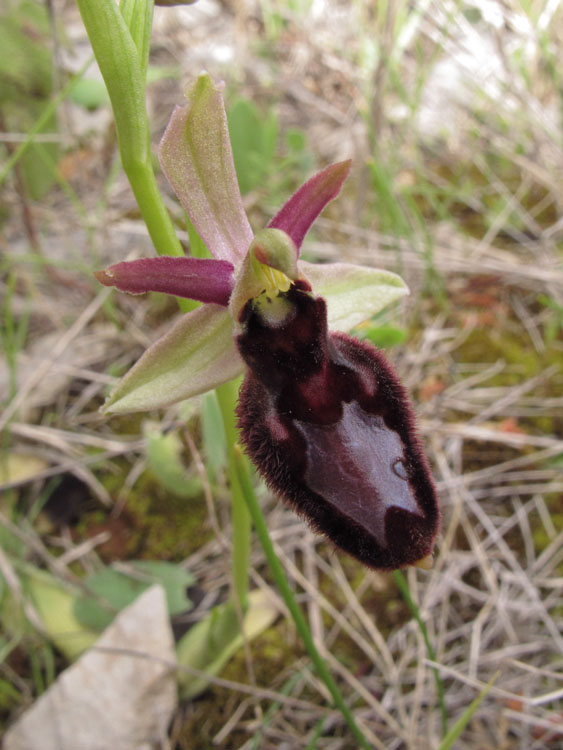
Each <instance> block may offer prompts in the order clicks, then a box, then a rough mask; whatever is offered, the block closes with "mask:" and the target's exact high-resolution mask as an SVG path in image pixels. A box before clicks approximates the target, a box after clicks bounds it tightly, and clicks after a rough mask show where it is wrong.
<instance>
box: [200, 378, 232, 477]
mask: <svg viewBox="0 0 563 750" xmlns="http://www.w3.org/2000/svg"><path fill="white" fill-rule="evenodd" d="M201 431H202V440H203V454H204V457H205V468H206V470H207V474H208V476H209V479H210V481H211V482H215V481H216V479H217V475H218V474H219V472H220V471H221V469H222V468H223V467H224V466H225V464H226V462H227V442H226V440H225V430H224V429H223V419H222V417H221V409H220V408H219V404H218V402H217V396H216V395H215V391H211V392H210V393H206V394H205V396H204V397H203V399H202V405H201Z"/></svg>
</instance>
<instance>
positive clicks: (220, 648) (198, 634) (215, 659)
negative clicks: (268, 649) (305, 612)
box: [176, 590, 278, 699]
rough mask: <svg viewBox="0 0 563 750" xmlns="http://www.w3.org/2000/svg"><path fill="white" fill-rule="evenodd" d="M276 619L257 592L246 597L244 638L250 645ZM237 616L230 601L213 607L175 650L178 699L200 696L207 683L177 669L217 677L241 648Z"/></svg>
mask: <svg viewBox="0 0 563 750" xmlns="http://www.w3.org/2000/svg"><path fill="white" fill-rule="evenodd" d="M277 616H278V610H277V608H276V607H275V606H274V605H273V604H272V602H271V599H270V598H269V597H268V596H267V595H266V594H265V593H264V592H263V591H260V590H255V591H252V592H251V593H250V594H249V596H248V609H247V611H246V614H245V616H244V637H245V639H246V640H247V641H251V640H252V639H253V638H256V636H258V635H260V633H262V632H263V631H264V630H266V628H268V627H270V625H272V623H273V622H274V621H275V619H276V617H277ZM243 642H244V641H243V637H242V633H241V629H240V625H239V620H238V616H237V613H236V609H235V606H234V604H233V602H232V601H228V602H225V603H224V604H220V605H219V606H217V607H214V608H213V609H212V610H211V612H210V613H209V614H208V615H206V616H205V617H204V618H203V619H202V620H200V621H199V622H198V623H196V625H194V626H193V627H192V628H191V629H190V630H189V631H188V632H187V633H186V635H185V636H184V637H183V638H182V639H181V640H180V642H179V643H178V645H177V647H176V657H177V660H178V665H179V666H180V670H179V672H178V684H179V690H180V694H181V696H182V698H184V699H187V698H193V697H194V696H196V695H199V694H200V693H202V692H203V691H204V690H205V689H206V688H207V687H208V685H209V683H210V680H209V679H206V678H205V677H202V676H199V675H194V674H190V672H189V671H188V670H186V671H185V672H184V671H182V669H181V667H188V668H190V667H191V668H192V669H197V670H199V671H200V672H205V673H206V674H207V675H209V677H214V676H215V675H217V674H218V673H219V672H220V671H221V669H222V668H223V667H224V665H225V664H226V663H227V661H228V660H229V659H230V658H231V657H232V656H233V655H234V654H235V653H236V652H237V651H238V649H239V648H241V647H242V645H243Z"/></svg>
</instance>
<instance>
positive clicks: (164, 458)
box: [143, 422, 202, 499]
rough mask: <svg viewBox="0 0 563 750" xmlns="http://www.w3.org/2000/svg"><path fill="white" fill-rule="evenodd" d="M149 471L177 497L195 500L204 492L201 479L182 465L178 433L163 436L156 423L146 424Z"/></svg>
mask: <svg viewBox="0 0 563 750" xmlns="http://www.w3.org/2000/svg"><path fill="white" fill-rule="evenodd" d="M143 434H144V436H145V438H146V441H147V459H148V464H149V469H150V471H151V473H152V474H153V475H154V477H155V478H156V479H157V481H158V482H159V484H161V485H162V486H163V487H164V488H165V489H167V490H168V491H169V492H171V493H172V494H174V495H176V496H177V497H183V498H185V499H189V498H193V497H196V496H197V495H199V494H200V493H201V491H202V484H201V479H200V478H199V477H195V476H191V475H190V474H189V473H188V471H187V469H186V467H185V466H184V464H183V463H182V459H181V454H182V451H183V445H182V441H181V440H180V438H179V436H178V434H177V433H176V432H169V433H167V434H163V433H162V432H161V430H160V427H159V425H158V424H157V423H156V422H145V424H144V425H143Z"/></svg>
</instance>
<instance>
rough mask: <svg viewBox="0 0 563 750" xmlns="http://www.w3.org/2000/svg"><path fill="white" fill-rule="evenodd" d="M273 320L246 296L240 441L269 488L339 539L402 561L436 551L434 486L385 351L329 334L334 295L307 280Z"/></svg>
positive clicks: (389, 561)
mask: <svg viewBox="0 0 563 750" xmlns="http://www.w3.org/2000/svg"><path fill="white" fill-rule="evenodd" d="M283 296H284V297H285V300H286V301H287V302H288V303H289V304H288V305H287V309H288V310H289V312H288V314H287V315H286V317H285V318H284V319H283V320H282V321H281V323H279V324H276V323H272V321H271V319H269V318H268V316H267V315H264V314H263V307H261V306H260V305H257V304H256V302H255V301H250V302H248V303H247V305H246V307H245V309H244V311H243V314H242V317H241V323H242V327H243V332H242V333H241V334H240V335H239V336H238V337H237V345H238V348H239V351H240V353H241V356H242V357H243V359H244V360H245V362H246V364H247V365H248V368H249V370H248V372H247V375H246V378H245V380H244V383H243V385H242V388H241V391H240V399H239V406H238V410H237V413H238V419H239V427H240V430H241V438H242V442H243V444H244V446H245V448H246V450H247V452H248V454H249V455H250V457H251V459H252V461H253V462H254V463H255V464H256V466H257V467H258V469H259V471H260V472H261V474H262V475H263V476H264V478H265V480H266V482H267V484H268V486H269V487H270V488H271V489H272V490H273V491H274V492H276V493H278V494H279V495H280V496H281V497H282V498H283V499H284V500H286V501H287V502H289V503H290V504H291V505H292V506H293V508H294V509H295V510H296V511H297V512H298V513H299V514H301V515H302V516H303V517H304V518H305V519H306V520H308V521H309V523H310V524H311V526H312V527H313V528H315V529H316V530H317V531H319V532H321V533H324V534H326V536H328V537H329V538H330V539H331V540H332V541H333V542H334V543H335V544H336V545H338V546H339V547H341V548H342V549H343V550H345V551H346V552H348V553H349V554H351V555H353V556H354V557H356V558H357V559H358V560H360V561H361V562H363V563H365V564H366V565H368V566H370V567H372V568H377V569H384V570H393V569H395V568H400V567H403V566H405V565H410V564H415V563H417V562H419V561H420V560H422V559H423V558H425V557H427V556H428V555H430V554H431V553H432V548H433V544H434V538H435V536H436V532H437V529H438V524H439V510H438V503H437V499H436V492H435V489H434V484H433V481H432V477H431V475H430V470H429V468H428V463H427V461H426V458H425V456H424V453H423V452H422V449H421V447H420V443H419V441H418V438H417V436H416V431H415V424H414V414H413V410H412V407H411V405H410V403H409V400H408V396H407V394H406V391H405V389H404V388H403V386H402V385H401V383H400V382H399V379H398V377H397V375H396V374H395V372H394V371H393V369H392V367H391V365H390V364H389V363H388V362H387V360H386V359H385V357H384V356H383V354H382V353H381V352H379V351H377V350H376V349H375V348H374V347H373V346H371V344H367V343H365V342H361V341H359V340H357V339H354V338H351V337H350V336H347V335H346V334H341V333H329V332H328V329H327V317H326V304H325V302H324V300H323V299H321V298H317V299H315V298H314V297H313V296H312V295H311V294H310V293H309V292H308V291H306V287H305V285H304V284H302V283H299V282H297V283H296V284H294V285H293V286H292V287H291V288H290V290H289V291H288V292H286V293H285V295H283Z"/></svg>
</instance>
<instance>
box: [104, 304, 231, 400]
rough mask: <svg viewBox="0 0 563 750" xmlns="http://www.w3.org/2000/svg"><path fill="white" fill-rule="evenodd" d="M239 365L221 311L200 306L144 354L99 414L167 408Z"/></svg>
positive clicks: (206, 388) (217, 381) (215, 383)
mask: <svg viewBox="0 0 563 750" xmlns="http://www.w3.org/2000/svg"><path fill="white" fill-rule="evenodd" d="M243 370H244V364H243V362H242V359H241V357H240V355H239V353H238V351H237V350H236V348H235V344H234V341H233V324H232V321H231V318H230V316H229V314H228V312H227V310H226V309H225V308H224V307H221V306H219V305H211V304H209V305H203V306H202V307H199V308H197V310H193V311H192V312H190V313H187V314H186V315H184V316H183V317H182V318H180V320H179V321H178V322H177V323H176V324H175V325H174V326H172V328H171V329H170V330H169V331H168V332H167V333H166V334H165V335H164V336H163V337H162V338H160V339H159V340H158V341H156V342H155V343H154V344H153V345H152V346H151V347H149V349H147V351H146V352H145V353H144V354H143V356H142V357H141V359H140V360H139V361H138V362H137V363H136V364H135V365H134V366H133V367H132V368H131V370H129V372H128V373H127V374H126V375H125V377H124V378H122V380H120V381H119V383H118V384H117V386H116V387H115V389H114V390H113V391H112V393H111V394H110V396H109V398H108V400H107V401H106V403H105V404H104V406H103V408H102V411H103V412H106V413H110V414H126V413H128V412H134V411H147V410H149V409H157V408H160V407H163V406H169V405H170V404H173V403H175V402H176V401H183V400H184V399H186V398H191V397H192V396H197V395H199V394H200V393H205V392H206V391H209V390H211V389H212V388H216V387H217V386H218V385H221V384H222V383H226V382H227V381H229V380H232V379H233V378H235V377H237V375H240V374H241V373H242V372H243Z"/></svg>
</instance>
